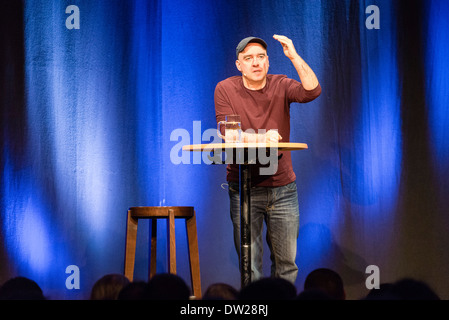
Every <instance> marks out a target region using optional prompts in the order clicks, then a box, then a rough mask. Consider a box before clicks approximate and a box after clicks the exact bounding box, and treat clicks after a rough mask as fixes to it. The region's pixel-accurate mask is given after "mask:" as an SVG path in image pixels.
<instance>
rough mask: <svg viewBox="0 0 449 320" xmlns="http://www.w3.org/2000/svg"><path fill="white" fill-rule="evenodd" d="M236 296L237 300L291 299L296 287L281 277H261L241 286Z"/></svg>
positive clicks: (294, 295)
mask: <svg viewBox="0 0 449 320" xmlns="http://www.w3.org/2000/svg"><path fill="white" fill-rule="evenodd" d="M238 297H239V300H293V299H295V297H296V288H295V286H294V285H293V284H292V283H291V282H290V281H288V280H285V279H282V278H273V277H269V278H262V279H259V280H256V281H254V282H251V283H250V284H248V285H247V286H246V287H244V288H242V289H241V290H240V293H239V296H238Z"/></svg>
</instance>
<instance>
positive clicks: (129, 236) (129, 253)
mask: <svg viewBox="0 0 449 320" xmlns="http://www.w3.org/2000/svg"><path fill="white" fill-rule="evenodd" d="M137 223H138V219H135V218H133V217H132V216H131V211H129V210H128V218H127V221H126V243H125V277H127V278H128V280H129V281H133V277H134V260H135V258H136V238H137Z"/></svg>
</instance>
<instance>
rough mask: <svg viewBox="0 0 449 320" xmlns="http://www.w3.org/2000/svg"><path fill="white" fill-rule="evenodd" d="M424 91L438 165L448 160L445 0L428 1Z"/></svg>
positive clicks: (448, 51) (445, 164)
mask: <svg viewBox="0 0 449 320" xmlns="http://www.w3.org/2000/svg"><path fill="white" fill-rule="evenodd" d="M429 2H430V6H429V14H428V17H427V21H428V29H427V32H426V33H425V34H426V39H427V46H426V48H427V51H426V69H425V70H426V73H427V74H426V80H427V81H426V85H427V88H426V93H427V103H428V106H429V127H430V131H431V139H432V143H433V146H434V150H435V152H434V155H435V156H436V161H437V162H438V164H439V166H440V167H439V168H440V169H442V167H443V168H446V169H447V168H448V163H449V108H448V106H449V95H448V92H449V77H448V72H449V59H448V57H449V20H448V19H447V17H448V15H449V2H448V1H429Z"/></svg>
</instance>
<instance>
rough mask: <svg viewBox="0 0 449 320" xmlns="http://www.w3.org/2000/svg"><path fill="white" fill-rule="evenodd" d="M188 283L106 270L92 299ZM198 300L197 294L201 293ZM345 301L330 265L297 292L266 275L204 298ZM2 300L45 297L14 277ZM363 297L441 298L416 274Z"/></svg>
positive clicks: (143, 296) (174, 289)
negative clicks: (134, 277) (132, 279)
mask: <svg viewBox="0 0 449 320" xmlns="http://www.w3.org/2000/svg"><path fill="white" fill-rule="evenodd" d="M190 292H191V291H190V288H189V287H188V286H187V284H186V283H185V282H184V280H183V279H182V278H181V277H179V276H177V275H174V274H168V273H162V274H156V275H155V276H153V277H152V278H151V279H150V280H149V281H148V282H145V281H135V282H130V281H129V280H128V279H127V278H126V277H125V276H124V275H121V274H107V275H105V276H103V277H102V278H100V279H99V280H97V281H96V282H95V284H94V285H93V287H92V290H91V295H90V299H91V300H184V301H186V300H189V299H191V298H192V297H191V296H190ZM198 299H199V298H198ZM295 299H296V300H345V299H346V293H345V289H344V285H343V280H342V278H341V277H340V275H339V274H338V273H337V272H335V271H333V270H331V269H326V268H320V269H316V270H313V271H312V272H311V273H310V274H309V275H308V276H307V277H306V280H305V282H304V290H303V291H302V292H300V293H299V294H298V295H297V294H296V288H295V286H294V285H293V284H292V283H291V282H289V281H287V280H285V279H282V278H273V277H267V278H262V279H259V280H256V281H254V282H251V283H250V284H249V285H247V286H246V287H244V288H242V289H241V290H237V289H235V288H234V287H232V286H231V285H228V284H226V283H214V284H211V285H210V286H209V287H208V288H207V290H206V292H205V293H204V295H203V297H202V300H260V301H263V300H265V301H268V300H295ZM0 300H46V298H45V296H44V294H43V292H42V289H41V288H40V287H39V285H38V284H37V283H36V282H35V281H33V280H31V279H28V278H25V277H15V278H11V279H10V280H8V281H6V282H5V283H4V284H3V285H2V286H1V287H0ZM363 300H440V297H439V296H438V295H437V294H436V292H435V291H433V290H432V289H431V288H430V286H429V285H428V284H427V283H425V282H423V281H419V280H416V279H412V278H403V279H400V280H399V281H396V282H394V283H383V284H381V285H380V288H379V289H372V290H371V291H370V292H369V293H368V294H367V295H366V297H364V298H363Z"/></svg>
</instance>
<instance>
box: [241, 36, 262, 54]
mask: <svg viewBox="0 0 449 320" xmlns="http://www.w3.org/2000/svg"><path fill="white" fill-rule="evenodd" d="M252 42H255V43H260V44H261V45H262V46H263V47H264V48H265V49H267V43H266V42H265V41H263V40H262V39H260V38H256V37H247V38H245V39H243V40H242V41H240V42H239V44H238V45H237V49H236V54H237V59H238V58H239V53H240V52H242V51H243V50H245V48H246V46H247V45H248V43H252Z"/></svg>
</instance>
